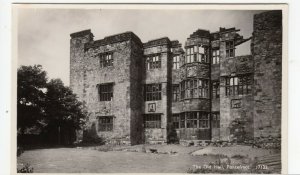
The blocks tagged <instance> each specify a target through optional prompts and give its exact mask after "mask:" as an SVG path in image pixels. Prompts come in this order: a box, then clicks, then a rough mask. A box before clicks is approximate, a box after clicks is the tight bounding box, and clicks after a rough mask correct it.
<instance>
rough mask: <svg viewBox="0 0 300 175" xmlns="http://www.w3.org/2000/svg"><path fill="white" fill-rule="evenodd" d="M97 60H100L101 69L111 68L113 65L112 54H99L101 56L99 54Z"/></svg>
mask: <svg viewBox="0 0 300 175" xmlns="http://www.w3.org/2000/svg"><path fill="white" fill-rule="evenodd" d="M99 58H100V67H101V68H103V67H108V66H113V64H114V59H113V53H112V52H107V53H101V54H99Z"/></svg>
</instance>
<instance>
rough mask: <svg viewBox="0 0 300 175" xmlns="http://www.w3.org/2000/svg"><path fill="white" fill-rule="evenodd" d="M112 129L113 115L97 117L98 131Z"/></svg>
mask: <svg viewBox="0 0 300 175" xmlns="http://www.w3.org/2000/svg"><path fill="white" fill-rule="evenodd" d="M112 130H113V117H112V116H101V117H99V119H98V131H112Z"/></svg>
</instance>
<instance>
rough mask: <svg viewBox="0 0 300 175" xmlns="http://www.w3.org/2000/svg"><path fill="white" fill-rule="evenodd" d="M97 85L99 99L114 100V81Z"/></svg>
mask: <svg viewBox="0 0 300 175" xmlns="http://www.w3.org/2000/svg"><path fill="white" fill-rule="evenodd" d="M97 87H98V94H99V101H112V99H113V91H114V83H102V84H97Z"/></svg>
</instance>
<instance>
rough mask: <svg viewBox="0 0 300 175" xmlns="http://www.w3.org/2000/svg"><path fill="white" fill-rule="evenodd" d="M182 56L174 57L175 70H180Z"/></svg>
mask: <svg viewBox="0 0 300 175" xmlns="http://www.w3.org/2000/svg"><path fill="white" fill-rule="evenodd" d="M179 62H180V56H179V55H175V56H173V69H179Z"/></svg>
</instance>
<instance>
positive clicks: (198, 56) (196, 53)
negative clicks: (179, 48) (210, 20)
mask: <svg viewBox="0 0 300 175" xmlns="http://www.w3.org/2000/svg"><path fill="white" fill-rule="evenodd" d="M207 55H208V48H206V47H203V46H192V47H188V48H187V49H186V59H185V63H193V62H201V63H209V59H208V56H207Z"/></svg>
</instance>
